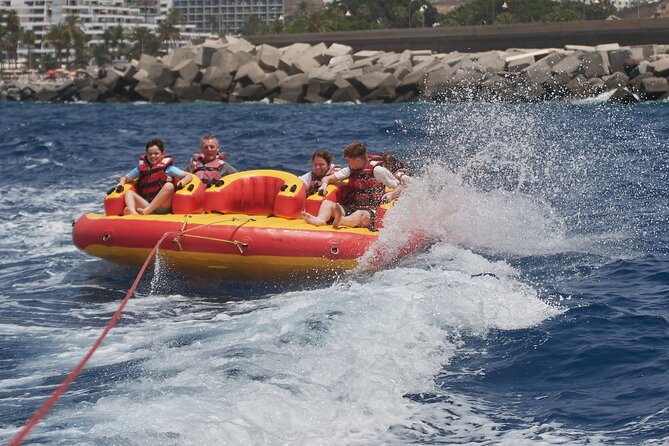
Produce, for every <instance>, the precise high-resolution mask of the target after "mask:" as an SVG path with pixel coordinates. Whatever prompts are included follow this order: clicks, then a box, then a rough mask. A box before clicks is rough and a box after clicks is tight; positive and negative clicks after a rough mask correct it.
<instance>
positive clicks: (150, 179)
mask: <svg viewBox="0 0 669 446" xmlns="http://www.w3.org/2000/svg"><path fill="white" fill-rule="evenodd" d="M172 161H174V158H172V157H171V156H169V155H163V159H161V160H160V161H158V162H157V163H155V164H154V165H150V164H149V162H148V161H146V160H145V155H142V156H140V157H139V166H138V167H139V178H137V184H136V185H135V186H136V187H137V193H138V194H139V195H141V196H142V197H144V198H145V199H146V200H148V201H151V200H153V199H154V198H155V196H156V195H158V192H159V191H160V189H161V188H162V187H163V185H164V184H165V183H167V182H169V181H172V177H170V176H168V175H167V168H168V167H169V166H170V165H171V164H172Z"/></svg>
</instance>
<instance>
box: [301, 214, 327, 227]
mask: <svg viewBox="0 0 669 446" xmlns="http://www.w3.org/2000/svg"><path fill="white" fill-rule="evenodd" d="M301 215H302V218H303V219H304V221H306V222H307V223H309V224H310V225H314V226H323V225H324V223H323V222H322V221H321V219H320V218H318V217H316V216H315V215H311V214H310V213H308V212H307V211H302V213H301Z"/></svg>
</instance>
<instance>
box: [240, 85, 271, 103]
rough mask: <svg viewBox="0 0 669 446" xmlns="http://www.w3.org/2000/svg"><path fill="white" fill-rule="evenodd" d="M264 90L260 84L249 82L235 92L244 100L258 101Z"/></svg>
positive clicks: (263, 95)
mask: <svg viewBox="0 0 669 446" xmlns="http://www.w3.org/2000/svg"><path fill="white" fill-rule="evenodd" d="M266 92H267V90H265V87H264V86H263V85H262V84H250V85H247V86H246V87H244V88H243V89H242V90H241V91H240V92H239V93H237V97H238V98H240V99H243V100H246V101H259V100H261V99H262V98H264V97H265V94H266Z"/></svg>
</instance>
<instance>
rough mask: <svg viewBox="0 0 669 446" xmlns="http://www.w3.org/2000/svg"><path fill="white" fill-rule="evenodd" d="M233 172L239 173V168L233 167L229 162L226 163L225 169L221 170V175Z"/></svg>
mask: <svg viewBox="0 0 669 446" xmlns="http://www.w3.org/2000/svg"><path fill="white" fill-rule="evenodd" d="M231 173H237V169H235V168H234V167H232V166H231V165H230V164H229V163H225V166H223V170H222V171H221V176H222V177H223V176H225V175H230V174H231Z"/></svg>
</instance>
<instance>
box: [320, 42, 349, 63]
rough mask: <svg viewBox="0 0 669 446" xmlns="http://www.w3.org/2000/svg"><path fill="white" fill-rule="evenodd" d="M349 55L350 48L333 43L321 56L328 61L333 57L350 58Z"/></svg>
mask: <svg viewBox="0 0 669 446" xmlns="http://www.w3.org/2000/svg"><path fill="white" fill-rule="evenodd" d="M351 54H353V48H351V47H350V46H348V45H342V44H340V43H333V44H332V45H330V47H329V48H328V49H326V50H325V52H324V53H323V56H324V57H325V58H327V59H328V60H330V59H332V58H333V57H341V56H350V55H351Z"/></svg>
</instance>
